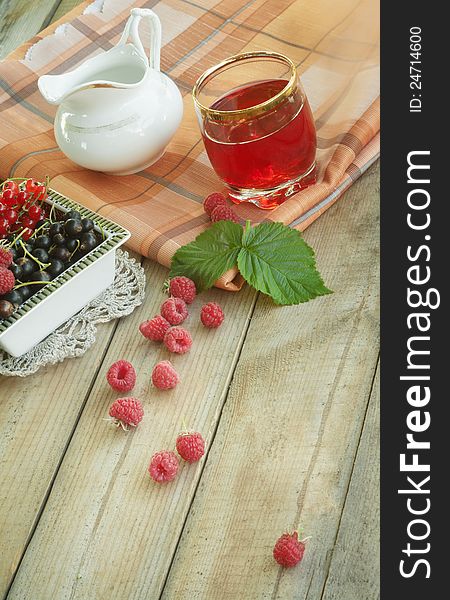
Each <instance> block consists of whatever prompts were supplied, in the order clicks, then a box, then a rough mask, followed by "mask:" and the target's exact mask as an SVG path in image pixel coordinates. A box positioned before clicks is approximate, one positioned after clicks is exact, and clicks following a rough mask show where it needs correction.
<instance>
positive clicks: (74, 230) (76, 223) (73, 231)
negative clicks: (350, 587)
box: [64, 219, 83, 238]
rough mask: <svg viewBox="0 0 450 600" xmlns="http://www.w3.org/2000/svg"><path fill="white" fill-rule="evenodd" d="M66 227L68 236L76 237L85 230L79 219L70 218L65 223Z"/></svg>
mask: <svg viewBox="0 0 450 600" xmlns="http://www.w3.org/2000/svg"><path fill="white" fill-rule="evenodd" d="M64 229H65V231H66V233H67V235H68V236H70V237H72V238H74V237H77V236H79V235H80V233H81V232H82V231H83V225H82V224H81V221H80V220H79V219H68V220H67V221H66V224H65V225H64Z"/></svg>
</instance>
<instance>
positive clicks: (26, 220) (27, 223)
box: [21, 217, 36, 229]
mask: <svg viewBox="0 0 450 600" xmlns="http://www.w3.org/2000/svg"><path fill="white" fill-rule="evenodd" d="M21 223H22V226H23V227H24V228H25V229H27V228H28V229H34V228H35V227H36V222H35V221H33V219H30V217H22V219H21Z"/></svg>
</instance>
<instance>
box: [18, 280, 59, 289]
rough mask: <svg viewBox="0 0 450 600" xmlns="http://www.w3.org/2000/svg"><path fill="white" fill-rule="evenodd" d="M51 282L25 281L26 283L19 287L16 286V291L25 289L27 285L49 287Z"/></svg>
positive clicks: (20, 284)
mask: <svg viewBox="0 0 450 600" xmlns="http://www.w3.org/2000/svg"><path fill="white" fill-rule="evenodd" d="M48 283H50V281H25V282H24V283H19V285H15V286H14V288H13V289H14V290H18V289H19V288H21V287H25V286H26V285H42V286H44V285H47V284H48Z"/></svg>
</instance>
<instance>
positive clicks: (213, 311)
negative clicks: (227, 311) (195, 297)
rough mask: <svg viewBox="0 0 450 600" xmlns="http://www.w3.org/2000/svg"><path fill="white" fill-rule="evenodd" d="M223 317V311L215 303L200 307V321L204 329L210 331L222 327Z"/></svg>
mask: <svg viewBox="0 0 450 600" xmlns="http://www.w3.org/2000/svg"><path fill="white" fill-rule="evenodd" d="M224 318H225V315H224V314H223V310H222V309H221V308H220V306H219V305H218V304H217V303H216V302H208V304H204V305H203V306H202V310H201V312H200V319H201V321H202V323H203V325H204V326H205V327H209V328H211V329H213V328H215V327H220V325H222V323H223V320H224Z"/></svg>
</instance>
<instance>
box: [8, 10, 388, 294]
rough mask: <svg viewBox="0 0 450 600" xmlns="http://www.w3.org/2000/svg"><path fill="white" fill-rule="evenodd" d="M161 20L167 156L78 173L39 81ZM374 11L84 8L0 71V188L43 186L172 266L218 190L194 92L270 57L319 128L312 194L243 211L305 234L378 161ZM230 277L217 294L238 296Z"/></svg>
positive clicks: (200, 225) (79, 169) (233, 275)
mask: <svg viewBox="0 0 450 600" xmlns="http://www.w3.org/2000/svg"><path fill="white" fill-rule="evenodd" d="M133 6H141V7H146V8H151V9H153V10H154V11H155V12H156V13H157V14H158V16H159V17H160V19H161V22H162V28H163V48H162V53H161V69H162V70H163V71H164V72H165V73H167V74H168V75H169V76H170V77H171V78H172V79H173V80H174V81H175V82H176V84H177V85H178V87H179V89H180V90H181V92H182V94H183V98H184V117H183V121H182V124H181V127H180V128H179V130H178V132H177V134H176V135H175V137H174V138H173V140H172V141H171V143H170V145H169V147H168V149H167V152H166V154H165V155H164V157H163V158H162V159H161V160H159V161H158V162H157V163H156V164H155V165H153V166H152V167H149V168H148V169H146V170H145V171H142V172H140V173H137V174H135V175H128V176H125V177H113V176H108V175H105V174H101V173H96V172H93V171H89V170H86V169H83V168H82V167H78V166H77V165H75V164H74V163H72V162H71V161H70V160H69V159H67V158H66V157H65V156H64V155H63V154H62V153H61V152H60V151H59V149H58V148H57V146H56V143H55V138H54V135H53V119H54V114H55V107H53V106H50V105H49V104H47V103H46V101H45V100H44V99H43V98H42V97H41V95H40V93H39V91H38V89H37V78H38V77H39V76H40V75H43V74H45V73H51V74H57V73H62V72H64V71H66V70H69V69H72V68H74V67H76V66H77V65H79V64H80V63H82V62H83V61H84V60H85V59H86V58H88V57H90V56H93V55H94V54H97V53H99V52H101V51H104V50H108V49H110V48H112V47H113V46H114V44H115V43H117V41H118V39H119V37H120V34H121V33H122V30H123V28H124V25H125V22H126V20H127V18H128V16H129V11H130V8H132V7H133ZM378 8H379V5H378V0H248V1H247V2H245V1H244V0H222V1H217V0H160V1H159V2H158V1H156V0H147V1H144V0H105V1H104V2H101V1H99V0H96V1H95V2H93V3H89V2H87V3H84V4H82V5H81V6H80V7H77V8H76V9H75V10H74V11H72V12H71V13H69V15H66V17H65V18H64V19H63V20H62V22H58V23H57V24H55V25H53V26H52V27H50V28H49V29H47V30H45V31H44V32H42V33H41V34H39V35H38V36H37V37H36V38H34V39H33V40H31V41H30V42H29V43H27V44H25V45H24V46H23V47H21V48H19V49H18V50H17V51H15V52H14V53H13V54H12V55H10V56H9V57H8V59H7V60H5V61H4V62H2V63H0V177H2V178H6V177H8V176H10V177H11V176H16V177H21V176H31V177H35V178H37V179H43V178H44V177H45V176H46V175H49V177H50V181H51V186H52V187H53V188H55V189H56V190H58V191H59V192H61V193H63V194H66V195H67V196H69V197H72V198H73V199H74V200H77V201H79V202H81V203H82V204H84V205H86V206H88V207H89V208H91V209H93V210H96V211H98V212H100V213H102V214H104V215H105V216H108V217H109V218H111V219H113V220H115V221H117V222H119V223H121V224H122V225H124V226H125V227H127V228H128V229H129V230H130V231H131V232H132V238H131V241H130V246H131V248H132V249H133V250H135V251H137V252H139V253H141V254H143V255H145V256H149V257H150V258H152V259H155V260H157V261H158V262H160V263H161V264H163V265H167V266H168V265H169V264H170V259H171V257H172V255H173V253H174V252H175V251H176V249H177V248H178V247H179V246H180V245H183V244H185V243H187V242H189V241H191V240H192V239H194V237H195V236H196V235H198V233H200V232H201V231H202V230H203V229H204V228H205V227H207V226H208V223H209V221H208V219H207V217H206V215H205V214H204V213H203V210H202V204H201V203H202V200H203V198H204V196H206V195H207V194H209V193H211V192H212V191H217V190H220V189H222V187H223V186H222V185H221V183H220V182H219V181H218V179H217V177H216V175H215V173H214V171H213V170H212V168H211V166H210V164H209V161H208V158H207V156H206V153H205V150H204V147H203V143H202V141H201V137H200V132H199V128H198V125H197V122H196V117H195V114H194V109H193V105H192V99H191V95H190V92H191V89H192V86H193V84H194V82H195V81H196V79H197V77H198V76H199V75H200V74H201V73H202V72H203V71H205V69H207V68H209V67H211V66H212V65H214V64H216V63H218V62H220V61H221V60H223V59H224V58H226V57H228V56H230V55H232V54H236V53H240V52H245V51H251V50H274V51H277V52H281V53H283V54H286V55H288V56H289V57H290V58H291V59H292V60H293V61H294V62H295V63H296V64H297V66H298V68H299V70H300V73H301V78H302V82H303V85H304V88H305V90H306V93H307V95H308V98H309V100H310V104H311V107H312V109H313V112H314V116H315V119H316V126H317V131H318V148H319V149H318V155H317V158H318V166H319V168H318V182H317V183H316V184H315V185H313V186H311V187H309V188H308V189H306V190H303V191H301V192H299V193H298V194H296V195H294V196H292V197H291V198H290V199H289V200H287V201H286V202H285V203H284V204H283V205H282V206H280V207H278V208H277V209H275V210H273V211H271V212H267V211H262V210H259V209H257V208H255V207H253V206H248V205H246V206H243V205H241V206H240V207H238V212H239V214H240V216H241V217H242V218H244V219H247V218H250V219H251V220H253V221H261V220H263V219H267V218H269V219H271V220H274V221H282V222H284V223H286V224H291V225H292V226H293V227H296V228H298V229H300V230H303V229H305V228H306V227H307V226H308V225H309V224H310V223H311V222H312V221H314V220H315V219H316V218H317V217H318V216H319V215H320V214H321V213H322V212H324V211H325V210H326V209H327V208H328V207H329V206H331V204H333V203H334V202H335V201H336V200H337V199H338V198H339V197H340V196H341V195H342V193H343V192H344V191H345V190H346V189H347V188H348V187H349V186H350V185H351V184H352V183H353V181H355V179H357V178H358V177H359V176H360V175H361V173H363V172H364V170H366V169H367V168H368V166H370V165H371V164H372V163H373V162H374V161H375V160H376V158H377V157H378V154H379V118H380V112H379V45H378V40H379V15H378ZM241 283H242V282H241V279H240V277H239V275H238V274H237V271H235V270H233V271H230V272H229V273H227V274H226V275H225V276H223V277H222V278H221V280H220V281H219V282H218V284H219V285H220V286H221V287H224V288H225V289H230V290H236V289H239V287H240V286H241Z"/></svg>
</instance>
